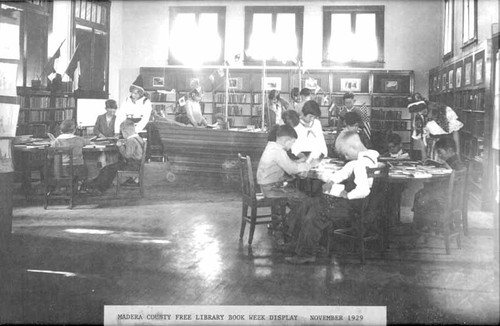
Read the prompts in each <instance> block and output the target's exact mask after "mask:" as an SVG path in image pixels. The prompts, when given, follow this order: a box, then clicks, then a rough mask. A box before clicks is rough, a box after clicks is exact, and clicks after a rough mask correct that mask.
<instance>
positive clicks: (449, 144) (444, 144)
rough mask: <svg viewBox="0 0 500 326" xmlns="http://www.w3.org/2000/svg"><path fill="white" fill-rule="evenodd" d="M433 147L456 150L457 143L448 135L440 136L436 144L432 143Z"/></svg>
mask: <svg viewBox="0 0 500 326" xmlns="http://www.w3.org/2000/svg"><path fill="white" fill-rule="evenodd" d="M434 148H435V149H444V150H450V149H451V150H453V151H454V152H456V151H457V144H456V143H455V141H454V140H453V138H450V137H442V138H440V139H439V140H438V141H437V142H436V144H435V145H434Z"/></svg>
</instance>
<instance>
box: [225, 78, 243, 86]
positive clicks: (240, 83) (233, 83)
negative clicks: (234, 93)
mask: <svg viewBox="0 0 500 326" xmlns="http://www.w3.org/2000/svg"><path fill="white" fill-rule="evenodd" d="M242 87H243V80H242V79H241V78H229V79H228V85H227V88H229V89H241V88H242Z"/></svg>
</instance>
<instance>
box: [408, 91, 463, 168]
mask: <svg viewBox="0 0 500 326" xmlns="http://www.w3.org/2000/svg"><path fill="white" fill-rule="evenodd" d="M409 100H410V104H409V105H408V109H409V110H410V113H414V114H415V116H414V119H413V126H412V128H413V131H412V138H413V139H414V140H416V141H417V142H418V143H419V144H420V149H421V153H422V160H426V159H434V160H435V159H436V158H437V155H436V154H435V152H434V145H435V143H436V142H437V141H438V140H439V139H440V138H443V137H452V138H453V140H454V141H455V144H456V146H457V154H458V156H459V157H460V137H459V133H458V131H459V130H460V129H461V128H462V127H463V125H464V124H463V123H462V122H460V121H459V120H458V116H457V114H456V113H455V111H453V109H451V108H450V107H449V106H446V105H445V104H442V103H437V102H430V101H427V100H425V99H424V98H423V97H422V95H420V94H419V93H415V94H414V95H413V96H412V97H411V98H410V99H409Z"/></svg>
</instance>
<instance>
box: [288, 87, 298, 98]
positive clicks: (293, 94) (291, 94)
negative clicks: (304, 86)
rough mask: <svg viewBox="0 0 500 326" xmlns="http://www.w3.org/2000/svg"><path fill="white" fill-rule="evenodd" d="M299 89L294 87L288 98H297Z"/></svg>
mask: <svg viewBox="0 0 500 326" xmlns="http://www.w3.org/2000/svg"><path fill="white" fill-rule="evenodd" d="M299 95H300V94H299V88H298V87H294V88H292V90H291V91H290V96H291V97H297V96H299Z"/></svg>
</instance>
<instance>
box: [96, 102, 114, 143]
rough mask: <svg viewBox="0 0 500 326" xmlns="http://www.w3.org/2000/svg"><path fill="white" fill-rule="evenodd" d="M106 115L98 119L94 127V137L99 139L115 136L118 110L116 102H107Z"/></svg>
mask: <svg viewBox="0 0 500 326" xmlns="http://www.w3.org/2000/svg"><path fill="white" fill-rule="evenodd" d="M105 109H106V113H104V114H101V115H100V116H98V117H97V120H96V122H95V126H94V135H96V136H97V137H99V138H104V137H113V136H114V135H115V120H116V110H117V109H118V106H117V105H116V101H115V100H107V101H106V106H105Z"/></svg>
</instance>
